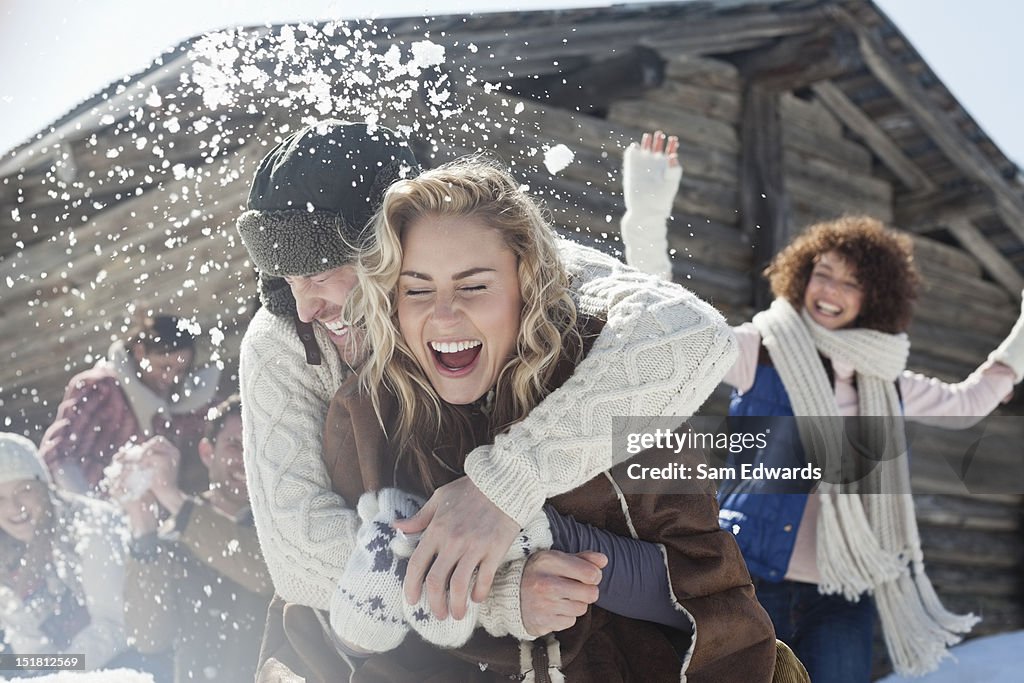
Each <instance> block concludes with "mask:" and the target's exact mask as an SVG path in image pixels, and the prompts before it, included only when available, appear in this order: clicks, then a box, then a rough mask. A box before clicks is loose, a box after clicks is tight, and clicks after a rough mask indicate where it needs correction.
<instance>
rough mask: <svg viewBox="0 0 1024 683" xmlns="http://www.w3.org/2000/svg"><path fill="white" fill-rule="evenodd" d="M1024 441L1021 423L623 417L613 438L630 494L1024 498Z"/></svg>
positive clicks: (619, 472)
mask: <svg viewBox="0 0 1024 683" xmlns="http://www.w3.org/2000/svg"><path fill="white" fill-rule="evenodd" d="M1022 435H1024V417H1019V416H1008V417H988V418H985V419H984V420H982V418H980V417H948V418H929V419H928V420H927V421H926V422H922V421H910V420H905V419H904V418H902V417H895V418H893V417H799V418H798V417H792V416H774V417H727V418H726V417H694V418H690V419H689V420H687V421H685V422H681V421H680V419H679V418H654V419H652V418H645V417H623V418H614V419H613V436H612V439H613V447H614V450H615V452H616V453H617V454H621V455H622V456H623V457H628V458H629V460H627V461H625V462H623V463H621V464H619V465H617V466H616V467H615V468H614V473H615V478H616V481H617V482H618V483H619V485H620V486H621V487H622V488H623V490H624V491H625V492H626V493H660V494H664V493H681V494H685V493H706V492H708V491H710V490H715V489H728V490H731V491H746V492H749V493H752V494H761V493H807V492H810V491H813V490H815V489H816V488H817V487H818V485H819V484H820V483H821V482H827V483H829V484H835V485H838V486H840V487H841V488H840V490H842V491H845V492H849V493H860V494H873V493H880V494H885V493H921V492H928V493H936V492H941V493H952V494H1024V442H1022ZM618 459H620V460H621V459H622V458H621V457H620V458H618ZM908 469H909V472H910V477H909V478H908V477H906V476H905V474H904V473H905V472H906V471H907V470H908ZM915 487H916V488H915Z"/></svg>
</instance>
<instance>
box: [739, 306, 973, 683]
mask: <svg viewBox="0 0 1024 683" xmlns="http://www.w3.org/2000/svg"><path fill="white" fill-rule="evenodd" d="M753 323H754V327H756V328H757V330H758V332H760V334H761V339H762V341H763V343H764V346H765V348H766V349H767V350H768V355H769V356H770V357H771V359H772V363H773V364H774V366H775V369H776V370H777V371H778V373H779V377H780V378H781V379H782V383H783V385H784V386H785V387H786V392H787V393H788V395H789V399H790V402H791V405H792V407H793V413H794V414H795V415H797V416H798V417H797V418H796V420H797V429H798V431H799V433H800V441H801V443H802V444H803V447H804V451H805V453H807V456H808V458H809V459H810V458H812V457H813V458H814V460H816V461H817V462H819V463H824V466H825V473H824V476H823V479H825V480H827V481H824V480H823V481H822V482H821V484H820V485H819V487H818V493H820V494H821V496H820V498H821V511H820V512H819V515H818V535H817V563H818V571H819V572H820V574H821V579H822V581H821V584H820V585H819V586H818V589H819V590H820V591H821V592H822V593H826V594H835V593H842V595H843V596H844V597H845V598H846V599H847V600H850V601H857V600H859V599H860V596H861V595H862V594H863V593H865V592H872V593H874V596H875V602H876V604H877V606H878V613H879V616H880V618H881V621H882V627H883V631H884V635H885V642H886V646H887V647H888V650H889V656H890V658H891V659H892V663H893V666H894V668H895V669H896V671H897V672H898V673H900V674H901V675H922V674H924V673H927V672H929V671H932V670H934V669H935V668H937V667H938V665H939V662H940V661H941V660H942V659H943V658H944V657H947V656H949V654H948V652H947V648H948V647H949V646H951V645H955V644H956V643H958V642H960V640H961V638H962V635H961V634H964V633H967V632H969V631H970V630H971V628H972V627H973V626H974V624H976V623H977V622H978V621H979V619H978V618H977V617H975V616H974V615H973V614H967V615H963V616H961V615H956V614H953V613H951V612H949V611H947V610H946V609H945V608H944V607H943V606H942V603H941V602H940V601H939V598H938V596H937V595H936V594H935V589H934V588H933V587H932V585H931V581H929V580H928V576H927V575H926V574H925V571H924V556H923V554H922V552H921V540H920V537H919V536H918V532H917V521H916V519H915V516H914V502H913V498H912V497H911V495H910V469H909V466H908V459H907V454H906V435H905V433H904V430H903V422H902V412H903V411H902V408H901V406H900V400H899V395H898V394H897V392H896V381H897V380H898V378H899V376H900V374H901V373H902V372H903V369H904V367H905V366H906V362H907V354H908V352H909V350H910V343H909V341H908V340H907V336H906V335H905V334H886V333H883V332H877V331H874V330H867V329H848V330H836V331H832V330H828V329H826V328H824V327H822V326H821V325H819V324H818V323H816V322H814V320H813V319H811V317H810V315H808V314H807V312H806V311H803V313H802V315H801V314H800V313H797V311H796V310H795V309H794V308H793V306H792V305H790V303H789V302H788V301H785V300H784V299H776V300H775V301H774V302H773V303H772V305H771V307H770V308H769V309H768V310H767V311H763V312H761V313H758V314H757V315H755V316H754V319H753ZM819 353H820V354H821V355H824V356H825V357H827V358H830V359H835V360H839V361H841V362H843V363H846V364H848V365H851V366H853V368H854V370H855V371H856V373H857V398H858V410H859V415H861V416H874V417H871V419H868V420H862V421H859V422H858V423H857V424H858V425H859V427H860V429H859V430H858V431H859V433H858V434H856V437H857V438H856V441H857V442H858V444H859V445H860V449H859V450H862V451H863V452H866V453H868V454H869V455H870V456H872V458H873V459H876V462H877V466H875V467H874V468H873V469H872V470H871V472H870V474H868V475H867V476H865V477H863V478H862V479H860V480H859V481H855V482H853V483H840V481H841V477H840V472H841V471H842V470H841V463H842V457H843V449H844V440H847V439H850V437H851V434H844V433H843V429H842V427H843V420H841V419H838V418H839V417H840V415H839V409H838V406H837V405H836V401H835V392H834V389H833V387H832V385H831V383H830V382H829V379H828V376H827V375H826V373H825V367H824V365H823V364H822V362H821V359H820V358H819ZM881 454H884V457H880V455H881ZM850 457H851V456H849V455H847V462H846V464H847V465H849V463H850Z"/></svg>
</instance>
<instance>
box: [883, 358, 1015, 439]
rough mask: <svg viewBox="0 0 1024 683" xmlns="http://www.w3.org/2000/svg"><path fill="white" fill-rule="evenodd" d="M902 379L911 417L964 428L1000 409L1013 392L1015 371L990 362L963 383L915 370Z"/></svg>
mask: <svg viewBox="0 0 1024 683" xmlns="http://www.w3.org/2000/svg"><path fill="white" fill-rule="evenodd" d="M899 382H900V394H901V396H902V399H903V410H904V413H905V415H906V417H907V419H908V420H914V421H917V422H925V423H928V424H931V425H934V426H936V427H947V428H958V429H962V428H966V427H970V426H972V425H974V424H976V423H978V422H979V421H981V419H982V418H983V417H985V416H986V415H988V414H989V413H991V412H992V411H993V410H995V409H996V407H997V406H998V405H999V402H1000V401H1001V400H1003V398H1005V397H1006V395H1007V394H1009V393H1010V392H1011V391H1013V383H1014V374H1013V370H1011V369H1010V368H1009V367H1007V366H1005V365H1003V364H1001V363H994V362H992V361H986V362H985V363H983V364H982V365H981V366H980V367H979V368H978V369H977V370H975V371H974V372H972V373H971V374H970V375H969V376H968V377H967V379H965V380H963V381H962V382H956V383H950V382H943V381H941V380H939V379H936V378H934V377H926V376H924V375H921V374H918V373H914V372H904V373H903V374H902V375H901V376H900V379H899ZM943 418H945V419H943ZM949 418H959V419H955V420H951V419H949Z"/></svg>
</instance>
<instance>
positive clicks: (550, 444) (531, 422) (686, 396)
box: [239, 240, 737, 610]
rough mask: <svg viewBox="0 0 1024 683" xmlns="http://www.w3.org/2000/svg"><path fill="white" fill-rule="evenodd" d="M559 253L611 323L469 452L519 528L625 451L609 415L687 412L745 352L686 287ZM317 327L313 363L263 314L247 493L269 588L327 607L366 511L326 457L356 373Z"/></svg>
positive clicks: (489, 492) (244, 378)
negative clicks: (537, 399) (565, 375)
mask: <svg viewBox="0 0 1024 683" xmlns="http://www.w3.org/2000/svg"><path fill="white" fill-rule="evenodd" d="M560 250H561V253H562V257H563V260H564V262H565V264H566V267H567V269H568V271H569V273H570V275H571V277H572V281H573V283H574V284H573V289H574V294H575V295H576V300H577V304H578V306H579V308H580V311H581V312H583V313H587V314H602V313H604V314H605V316H606V317H607V324H606V326H605V327H604V330H603V331H602V333H601V335H600V336H599V338H598V339H597V341H596V342H595V344H594V346H593V348H592V349H591V351H590V353H589V355H588V356H587V357H586V358H585V359H584V360H583V361H582V362H581V363H580V364H579V366H578V367H577V368H576V372H575V373H574V375H573V376H572V378H571V379H570V380H569V381H567V382H566V383H565V384H564V385H563V386H562V387H561V388H559V389H558V390H557V391H555V392H554V393H552V394H551V395H550V396H549V397H547V399H545V400H544V401H543V402H542V403H541V404H540V405H539V406H537V407H536V408H534V410H533V412H532V413H531V414H530V415H529V416H528V417H527V418H526V419H525V420H523V421H522V422H520V423H518V424H516V425H515V426H514V427H512V429H511V430H510V431H509V433H508V434H505V435H502V436H499V437H498V439H497V440H496V441H495V443H494V445H493V446H491V447H487V446H485V447H481V448H478V449H476V450H475V451H473V452H472V453H471V454H470V455H469V456H468V458H467V460H466V473H467V474H468V475H469V477H470V478H471V479H472V480H473V482H474V483H475V484H476V485H477V486H478V487H479V488H480V490H481V491H482V492H483V493H484V494H485V495H486V496H487V497H488V498H490V499H491V500H492V501H493V502H494V503H495V504H496V505H497V506H498V507H499V508H501V509H502V510H503V511H505V512H506V513H507V514H509V515H510V516H511V517H513V518H514V519H516V520H518V521H519V522H520V524H522V523H524V522H525V521H526V520H528V519H529V518H530V517H531V516H532V515H533V514H535V513H536V512H537V511H539V510H540V507H541V505H542V503H543V501H544V500H546V499H547V498H550V497H552V496H555V495H558V494H560V493H564V492H565V491H569V490H571V489H573V488H575V487H576V486H578V485H580V484H582V483H583V482H585V481H587V480H588V479H590V478H591V477H593V476H595V475H596V474H598V473H600V472H602V471H604V470H606V469H608V468H609V467H611V466H612V464H613V463H614V462H617V461H619V460H622V459H623V457H624V456H625V454H624V453H619V454H615V453H613V452H612V438H611V433H612V419H611V418H612V417H613V416H627V415H629V416H649V417H652V418H653V417H659V416H667V415H676V416H680V417H681V418H686V417H689V416H690V415H692V414H693V412H694V411H696V410H697V409H698V408H699V407H700V406H701V404H702V403H703V402H704V400H705V399H706V398H707V397H708V395H710V393H711V392H712V391H713V390H714V388H715V386H716V385H717V384H718V382H719V381H720V380H721V379H722V377H723V376H724V374H725V372H726V371H727V370H728V369H729V367H731V366H732V364H733V362H734V361H735V359H736V353H737V352H736V342H735V339H734V337H733V334H732V330H731V329H730V328H729V326H728V325H727V324H726V322H725V320H724V319H723V318H722V316H721V315H720V314H719V313H718V311H716V310H715V309H714V308H713V307H712V306H710V305H709V304H707V303H705V302H703V301H701V300H700V299H698V298H697V297H696V296H694V295H693V294H692V293H691V292H689V291H687V290H686V289H684V288H682V287H680V286H678V285H674V284H671V283H666V282H664V281H661V280H659V279H657V278H654V277H651V276H648V275H644V274H642V273H639V272H638V271H636V270H633V269H631V268H629V267H627V266H625V265H623V264H622V263H621V262H619V261H618V260H616V259H614V258H611V257H609V256H606V255H604V254H601V253H600V252H598V251H595V250H593V249H589V248H587V247H583V246H580V245H578V244H576V243H574V242H570V241H568V240H564V241H562V243H561V245H560ZM315 328H316V336H317V341H318V343H319V344H320V347H321V349H323V350H324V352H323V354H322V355H323V365H320V366H311V365H307V364H306V361H305V354H304V353H303V350H302V347H301V344H300V342H299V340H298V337H297V335H296V333H295V327H294V324H293V322H292V320H291V319H289V318H278V317H275V316H274V315H272V314H270V313H269V312H267V311H266V310H261V311H260V312H259V313H257V314H256V316H255V317H254V318H253V320H252V322H251V323H250V325H249V328H248V330H247V331H246V334H245V338H244V340H243V342H242V353H241V367H240V373H239V374H240V380H241V392H242V411H243V412H242V418H243V422H244V424H245V434H244V447H245V449H244V452H245V464H246V470H247V472H248V478H249V495H250V498H251V501H252V510H253V515H254V517H255V520H256V528H257V531H258V532H259V537H260V544H261V546H262V549H263V555H264V557H265V558H266V561H267V566H268V568H269V569H270V574H271V577H272V578H273V581H274V586H275V588H276V590H277V592H278V593H279V594H280V595H281V597H282V598H284V599H285V600H287V601H289V602H297V603H300V604H304V605H310V606H312V607H316V608H319V609H325V610H326V609H328V607H329V605H330V599H331V595H332V593H333V591H334V588H335V585H336V584H337V580H338V577H340V576H341V573H342V571H343V570H344V568H345V565H346V563H347V561H348V557H349V552H350V550H351V546H352V543H353V541H354V539H355V532H356V528H357V526H358V521H359V520H358V517H357V515H356V514H355V512H354V511H353V510H351V509H349V508H347V507H346V506H345V504H344V501H343V500H342V499H341V497H340V496H338V495H337V494H335V493H333V492H332V491H331V484H330V480H329V477H328V475H327V472H326V470H325V469H324V466H323V462H322V459H321V454H322V444H321V439H322V434H323V427H324V419H325V417H326V413H327V408H328V405H329V403H330V400H331V398H332V397H333V395H334V393H335V391H336V390H337V389H338V387H340V386H341V384H342V382H343V381H344V379H345V377H346V376H347V373H348V369H347V367H345V366H344V365H343V364H342V363H341V361H340V360H339V358H338V354H337V353H336V352H335V351H334V347H333V345H332V344H331V343H330V341H329V339H328V338H327V336H326V332H325V331H324V330H322V329H320V327H319V326H315ZM638 426H639V427H642V425H638ZM506 578H507V579H508V580H509V581H515V580H518V579H517V577H506ZM499 580H500V578H499ZM496 590H498V591H501V590H502V589H501V586H496Z"/></svg>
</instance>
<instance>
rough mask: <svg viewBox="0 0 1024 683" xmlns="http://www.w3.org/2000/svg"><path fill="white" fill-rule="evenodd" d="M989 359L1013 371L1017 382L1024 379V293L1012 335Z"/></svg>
mask: <svg viewBox="0 0 1024 683" xmlns="http://www.w3.org/2000/svg"><path fill="white" fill-rule="evenodd" d="M988 359H989V360H991V361H996V362H998V363H1002V364H1003V365H1005V366H1007V367H1008V368H1010V369H1011V370H1013V379H1014V381H1015V382H1020V381H1021V380H1022V379H1024V292H1021V311H1020V317H1019V318H1017V322H1016V323H1015V324H1014V326H1013V329H1011V330H1010V334H1008V335H1006V339H1004V340H1003V343H1002V344H1000V345H999V346H998V347H997V348H996V350H995V351H993V352H992V353H990V354H989V356H988Z"/></svg>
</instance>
